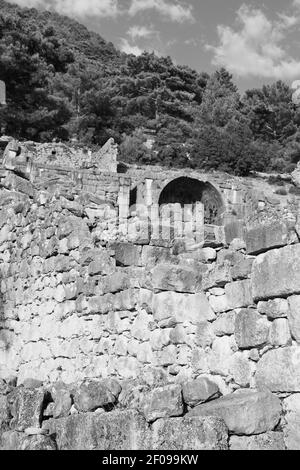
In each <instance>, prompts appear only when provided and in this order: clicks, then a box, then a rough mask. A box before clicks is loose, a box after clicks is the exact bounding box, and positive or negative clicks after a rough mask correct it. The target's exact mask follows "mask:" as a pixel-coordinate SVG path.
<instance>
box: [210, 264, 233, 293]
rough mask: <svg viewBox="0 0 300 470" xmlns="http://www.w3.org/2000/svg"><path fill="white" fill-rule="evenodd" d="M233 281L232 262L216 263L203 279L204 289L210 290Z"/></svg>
mask: <svg viewBox="0 0 300 470" xmlns="http://www.w3.org/2000/svg"><path fill="white" fill-rule="evenodd" d="M231 281H232V277H231V265H230V263H228V262H225V263H222V264H219V263H216V264H214V265H213V267H212V268H211V269H210V270H209V271H208V272H207V274H206V275H205V277H204V279H203V289H204V290H208V289H212V288H213V287H223V286H225V284H227V283H228V282H231Z"/></svg>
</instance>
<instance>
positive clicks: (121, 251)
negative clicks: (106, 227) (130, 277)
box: [112, 243, 142, 266]
mask: <svg viewBox="0 0 300 470" xmlns="http://www.w3.org/2000/svg"><path fill="white" fill-rule="evenodd" d="M112 249H113V250H114V252H115V259H116V263H117V266H139V265H140V258H141V253H142V247H141V246H137V245H133V244H132V243H114V244H113V245H112Z"/></svg>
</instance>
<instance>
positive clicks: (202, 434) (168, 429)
mask: <svg viewBox="0 0 300 470" xmlns="http://www.w3.org/2000/svg"><path fill="white" fill-rule="evenodd" d="M227 440H228V432H227V428H226V425H225V423H224V421H222V420H221V419H218V418H214V417H206V418H200V417H194V418H187V417H184V418H172V419H160V420H158V421H156V422H155V423H154V424H153V426H152V446H151V447H152V450H160V451H162V450H178V451H180V450H192V451H197V450H227V449H228V444H227Z"/></svg>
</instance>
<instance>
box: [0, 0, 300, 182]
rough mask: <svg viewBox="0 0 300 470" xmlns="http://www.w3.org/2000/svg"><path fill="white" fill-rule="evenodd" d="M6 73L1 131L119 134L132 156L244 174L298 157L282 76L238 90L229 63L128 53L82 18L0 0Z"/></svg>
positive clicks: (287, 164)
mask: <svg viewBox="0 0 300 470" xmlns="http://www.w3.org/2000/svg"><path fill="white" fill-rule="evenodd" d="M0 79H1V80H4V81H5V82H6V86H7V106H6V107H2V108H0V127H1V131H2V132H4V133H6V134H8V135H12V136H14V137H16V138H19V139H21V140H35V141H51V140H53V139H57V140H62V141H68V140H71V139H74V138H76V139H77V141H79V142H80V143H81V144H82V145H90V146H99V145H103V144H104V143H105V141H106V140H107V139H108V138H109V137H113V138H114V139H115V140H116V142H118V143H119V144H120V153H121V154H120V159H121V160H123V161H126V162H131V163H144V164H145V163H146V164H147V163H149V164H150V163H151V164H155V163H159V164H163V165H171V166H177V167H180V166H185V167H187V166H188V167H192V168H202V169H205V170H212V169H217V170H223V171H227V172H231V173H235V174H239V175H247V174H248V173H249V172H250V171H276V172H289V171H291V170H292V169H293V168H294V167H295V165H296V164H297V162H298V161H299V160H300V109H299V108H296V107H295V105H293V103H292V100H291V95H292V91H291V89H290V87H289V86H288V85H287V84H285V83H284V82H282V81H278V82H276V83H274V84H273V85H268V86H263V87H262V88H261V89H254V90H249V91H247V92H246V93H245V94H244V95H243V96H241V95H240V93H239V92H238V89H237V87H236V86H235V85H234V83H233V80H232V76H231V75H230V74H229V73H228V72H227V71H226V70H225V69H220V70H218V71H216V72H215V73H214V74H212V75H208V74H207V73H198V72H196V71H195V70H192V69H190V68H189V67H187V66H181V65H175V64H174V63H173V62H172V60H171V58H170V57H166V58H161V57H157V56H155V55H154V54H149V53H144V54H143V55H141V56H139V57H135V56H131V55H130V56H129V55H126V54H123V53H120V52H119V51H117V50H116V49H115V47H114V46H113V44H111V43H107V42H106V41H105V40H104V39H103V38H101V36H99V35H98V34H96V33H93V32H89V31H88V30H87V29H86V28H85V27H84V26H82V25H81V24H79V23H78V22H76V21H73V20H71V19H69V18H67V17H63V16H60V15H57V14H54V13H50V12H38V11H37V10H35V9H21V8H19V7H17V6H14V5H12V4H9V3H7V2H5V1H3V0H0ZM149 134H151V135H153V137H154V140H155V144H154V146H153V147H152V148H148V147H147V146H146V145H144V144H145V141H146V139H147V135H148V136H149Z"/></svg>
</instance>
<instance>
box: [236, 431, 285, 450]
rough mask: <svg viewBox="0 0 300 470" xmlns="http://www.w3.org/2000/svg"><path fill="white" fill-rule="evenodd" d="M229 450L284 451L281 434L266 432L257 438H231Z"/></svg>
mask: <svg viewBox="0 0 300 470" xmlns="http://www.w3.org/2000/svg"><path fill="white" fill-rule="evenodd" d="M229 448H230V450H285V444H284V438H283V433H282V432H272V431H270V432H266V433H265V434H260V435H258V436H250V437H239V436H231V438H230V441H229Z"/></svg>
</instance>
